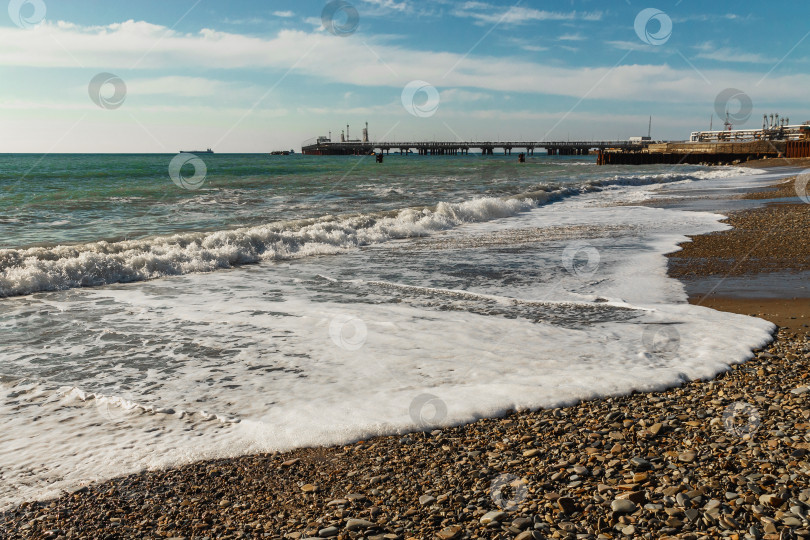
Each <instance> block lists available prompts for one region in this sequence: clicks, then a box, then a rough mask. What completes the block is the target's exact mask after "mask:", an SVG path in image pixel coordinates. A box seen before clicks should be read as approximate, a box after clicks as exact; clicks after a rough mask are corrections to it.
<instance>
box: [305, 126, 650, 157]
mask: <svg viewBox="0 0 810 540" xmlns="http://www.w3.org/2000/svg"><path fill="white" fill-rule="evenodd" d="M651 142H652V141H651V140H650V138H649V137H632V138H631V139H630V140H626V141H450V142H448V141H403V142H395V141H394V142H390V141H379V142H371V141H370V140H369V137H368V122H366V127H365V128H364V129H363V136H362V138H361V139H354V140H352V139H351V138H350V137H349V126H348V125H347V126H346V130H345V131H341V132H340V140H339V141H332V134H331V133H329V136H328V137H318V138H316V139H310V140H309V141H305V142H304V143H303V144H302V145H301V152H302V153H304V154H307V155H311V156H367V155H369V154H374V153H375V152H378V151H379V152H382V153H385V154H390V153H391V152H392V151H393V152H394V153H395V154H396V153H399V154H404V155H407V154H418V155H420V156H439V155H441V156H447V155H451V156H456V155H469V153H470V150H471V149H472V150H473V151H474V152H475V151H476V150H477V151H478V152H479V153H481V154H483V155H493V154H494V153H495V150H502V151H503V153H504V154H506V155H509V154H511V153H512V151H513V150H516V151H525V153H526V154H528V155H534V151H535V150H537V149H542V150H545V151H546V153H548V154H549V155H561V156H565V155H573V156H579V155H587V154H589V153H591V151H593V150H604V149H605V148H627V149H639V150H640V149H642V148H644V147H645V146H646V145H648V144H650V143H651Z"/></svg>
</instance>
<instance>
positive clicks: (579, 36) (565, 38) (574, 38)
mask: <svg viewBox="0 0 810 540" xmlns="http://www.w3.org/2000/svg"><path fill="white" fill-rule="evenodd" d="M557 39H558V40H560V41H585V39H586V38H585V36H583V35H582V34H580V33H579V32H577V33H576V34H563V35H561V36H560V37H558V38H557Z"/></svg>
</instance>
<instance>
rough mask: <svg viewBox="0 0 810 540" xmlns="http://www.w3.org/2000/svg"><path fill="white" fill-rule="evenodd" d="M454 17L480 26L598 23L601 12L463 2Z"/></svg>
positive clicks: (455, 11) (454, 12)
mask: <svg viewBox="0 0 810 540" xmlns="http://www.w3.org/2000/svg"><path fill="white" fill-rule="evenodd" d="M452 13H453V15H455V16H456V17H467V18H472V19H475V20H476V21H477V22H478V23H480V24H497V23H500V24H529V23H532V22H535V21H570V20H585V21H598V20H601V19H602V12H601V11H590V12H577V11H567V12H561V11H545V10H538V9H534V8H528V7H523V6H511V7H509V8H508V9H504V8H503V6H495V5H492V4H487V3H484V2H465V3H463V4H462V5H461V6H459V7H457V8H456V9H455V10H454V11H453V12H452Z"/></svg>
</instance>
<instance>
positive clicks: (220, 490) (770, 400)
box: [0, 191, 810, 540]
mask: <svg viewBox="0 0 810 540" xmlns="http://www.w3.org/2000/svg"><path fill="white" fill-rule="evenodd" d="M785 196H789V195H788V194H787V191H785ZM768 198H775V196H774V194H773V192H771V193H770V195H769V197H768ZM808 216H810V206H808V205H803V204H793V205H784V204H776V205H773V204H771V205H768V206H765V207H763V208H758V209H754V210H746V211H743V212H737V213H734V214H733V215H730V223H731V224H732V225H733V226H734V227H735V228H734V229H732V230H730V231H724V232H720V233H714V234H711V235H706V236H702V237H697V238H695V239H694V241H693V242H692V243H688V244H685V246H684V248H685V249H684V250H683V251H681V252H679V253H677V254H675V256H673V257H672V259H671V262H670V270H671V274H672V275H673V276H675V277H680V278H684V279H687V278H694V277H695V276H702V275H713V274H716V273H721V274H728V273H734V272H736V273H738V274H739V275H751V274H754V273H760V272H764V271H774V270H785V269H787V270H795V271H800V270H804V269H806V268H807V262H808V261H810V251H809V250H808V245H807V243H806V242H804V241H802V240H803V239H806V231H807V230H808V223H810V221H809V220H808ZM775 220H777V221H779V220H782V221H784V222H785V223H789V224H790V227H789V229H790V231H791V232H790V233H789V234H785V235H781V234H776V235H775V234H773V230H772V229H773V227H772V225H773V223H774V222H775ZM752 253H753V254H754V256H751V254H752ZM692 301H693V302H694V303H701V302H702V299H700V298H693V299H692ZM798 302H799V304H795V302H794V304H792V305H793V306H794V309H798V310H800V311H801V310H802V309H803V308H802V307H801V306H802V305H805V307H806V303H807V302H808V301H807V300H806V299H804V300H802V299H799V300H798ZM801 302H804V303H805V304H802V303H801ZM704 305H709V304H708V303H705V302H704ZM797 305H798V308H797V307H796V306H797ZM740 312H743V313H745V314H752V315H758V316H763V317H765V318H770V319H771V320H774V321H775V322H777V324H780V329H779V330H778V331H777V333H776V334H775V336H774V338H775V340H774V342H773V343H771V344H770V345H769V346H767V347H765V348H763V349H761V350H758V351H756V352H755V356H754V358H752V359H751V360H749V361H748V362H746V363H744V364H740V365H736V366H732V368H731V369H730V370H729V371H727V372H725V373H723V374H721V375H719V376H718V377H716V378H715V379H713V380H707V381H702V380H693V381H685V382H684V383H683V385H682V386H680V387H677V388H673V389H670V390H668V391H665V392H657V393H633V394H630V395H626V396H620V397H613V398H606V399H600V400H594V401H586V402H582V403H579V404H577V405H574V406H571V407H565V408H556V409H549V410H539V411H515V412H512V413H510V414H508V415H506V416H505V417H502V418H490V419H481V420H479V421H477V422H475V423H472V424H467V425H462V426H457V427H451V428H444V429H441V430H435V431H432V432H419V433H411V434H407V435H396V436H386V437H379V438H375V439H372V440H364V441H357V442H355V443H354V444H349V445H345V446H339V447H331V448H310V449H300V450H296V451H292V452H287V453H278V454H262V455H252V456H245V457H240V458H234V459H222V460H214V461H205V462H198V463H194V464H190V465H186V466H182V467H178V468H174V469H169V470H157V471H145V472H142V473H138V474H134V475H130V476H126V477H121V478H116V479H113V480H109V481H106V482H102V483H98V484H93V485H89V486H86V487H83V488H81V489H80V490H79V491H76V492H73V493H65V494H64V495H62V496H61V497H59V498H58V499H55V500H50V501H41V502H29V503H24V504H22V505H20V506H18V507H17V508H14V509H13V510H10V511H8V512H6V513H5V514H3V515H2V516H0V531H2V536H4V537H8V538H181V537H182V538H273V539H276V538H277V539H286V538H289V539H293V540H298V539H305V538H337V539H348V538H351V539H359V538H364V539H386V540H397V539H402V540H405V539H412V538H413V539H429V538H430V539H434V538H438V539H442V540H453V539H467V538H470V539H471V538H488V539H511V538H516V539H519V540H528V539H543V538H565V539H580V538H581V539H592V538H593V539H597V538H598V539H608V538H650V539H651V538H683V539H692V540H696V539H702V538H732V539H741V538H753V539H759V538H766V539H781V538H810V482H809V481H808V474H810V456H808V451H810V437H808V436H807V430H808V428H810V406H808V404H807V401H806V400H807V399H808V396H810V373H809V372H808V370H807V366H808V365H810V339H809V338H810V335H808V332H807V330H808V329H807V328H806V326H803V325H801V324H794V325H785V324H781V323H780V321H781V319H779V318H778V317H776V316H774V317H771V316H770V315H769V314H767V313H750V312H746V311H740ZM806 312H807V311H804V313H806ZM774 315H779V314H774Z"/></svg>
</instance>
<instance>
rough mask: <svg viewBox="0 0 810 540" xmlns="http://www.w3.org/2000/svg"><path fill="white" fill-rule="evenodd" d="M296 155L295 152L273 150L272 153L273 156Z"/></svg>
mask: <svg viewBox="0 0 810 540" xmlns="http://www.w3.org/2000/svg"><path fill="white" fill-rule="evenodd" d="M293 154H295V150H273V151H272V152H270V155H271V156H290V155H293Z"/></svg>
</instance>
